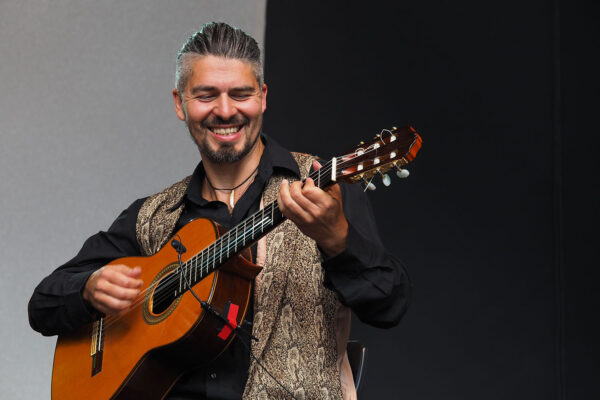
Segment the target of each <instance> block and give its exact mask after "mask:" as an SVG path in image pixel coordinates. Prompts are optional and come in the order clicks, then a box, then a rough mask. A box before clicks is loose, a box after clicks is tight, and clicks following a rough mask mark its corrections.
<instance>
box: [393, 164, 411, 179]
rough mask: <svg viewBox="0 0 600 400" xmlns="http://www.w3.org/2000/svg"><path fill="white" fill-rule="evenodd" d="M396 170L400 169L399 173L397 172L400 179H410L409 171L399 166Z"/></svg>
mask: <svg viewBox="0 0 600 400" xmlns="http://www.w3.org/2000/svg"><path fill="white" fill-rule="evenodd" d="M396 169H398V171H396V175H397V176H398V178H403V179H404V178H408V175H410V172H408V170H407V169H402V168H400V167H398V166H396Z"/></svg>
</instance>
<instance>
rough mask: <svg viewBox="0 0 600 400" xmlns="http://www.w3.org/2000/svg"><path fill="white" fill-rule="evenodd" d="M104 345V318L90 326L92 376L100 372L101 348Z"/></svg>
mask: <svg viewBox="0 0 600 400" xmlns="http://www.w3.org/2000/svg"><path fill="white" fill-rule="evenodd" d="M103 345H104V317H100V319H98V320H97V321H96V322H94V325H93V326H92V351H91V354H90V356H91V357H92V376H94V375H96V374H97V373H99V372H100V371H102V353H103V352H102V348H103Z"/></svg>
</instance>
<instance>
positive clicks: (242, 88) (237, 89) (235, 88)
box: [190, 85, 256, 95]
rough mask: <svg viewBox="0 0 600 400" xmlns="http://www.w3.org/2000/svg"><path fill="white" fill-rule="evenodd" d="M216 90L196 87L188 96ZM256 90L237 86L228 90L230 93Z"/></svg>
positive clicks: (208, 87)
mask: <svg viewBox="0 0 600 400" xmlns="http://www.w3.org/2000/svg"><path fill="white" fill-rule="evenodd" d="M215 90H218V89H217V87H216V86H208V85H198V86H194V87H193V88H191V89H190V94H192V95H195V94H197V93H200V92H212V91H215ZM255 90H256V88H255V87H254V86H239V87H234V88H232V89H230V90H229V91H230V92H253V91H255Z"/></svg>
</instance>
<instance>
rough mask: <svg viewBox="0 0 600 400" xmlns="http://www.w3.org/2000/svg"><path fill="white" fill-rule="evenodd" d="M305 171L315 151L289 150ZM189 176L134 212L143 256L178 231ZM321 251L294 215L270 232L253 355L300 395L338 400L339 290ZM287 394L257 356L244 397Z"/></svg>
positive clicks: (269, 191)
mask: <svg viewBox="0 0 600 400" xmlns="http://www.w3.org/2000/svg"><path fill="white" fill-rule="evenodd" d="M292 155H293V156H294V158H295V159H296V162H297V163H298V165H299V167H300V172H301V176H302V177H303V178H304V177H306V176H308V173H309V171H310V167H311V165H312V160H313V159H314V158H313V157H310V156H307V155H303V154H298V153H292ZM284 178H286V179H288V180H291V179H294V178H293V177H291V176H284V175H274V176H272V177H271V179H270V180H269V182H268V183H267V186H266V189H265V191H264V193H263V201H264V204H269V203H271V202H273V201H276V200H277V193H278V192H279V187H280V185H281V181H282V180H283V179H284ZM189 179H190V177H187V178H185V179H184V180H182V181H180V182H178V183H176V184H174V185H172V186H171V187H169V188H167V189H165V190H163V191H162V192H160V193H157V194H155V195H153V196H150V197H149V198H148V199H147V200H146V201H145V202H144V204H143V205H142V207H141V209H140V212H139V214H138V218H137V224H136V234H137V240H138V242H139V244H140V248H141V249H142V251H143V253H144V254H145V255H151V254H154V253H156V252H157V251H158V250H159V249H160V248H161V247H162V246H163V245H164V244H165V243H166V242H167V240H168V239H169V237H170V236H171V235H172V234H173V230H174V228H175V224H176V223H177V220H178V219H179V217H180V215H181V212H182V211H183V206H179V207H177V208H175V209H174V207H175V206H176V205H177V203H178V202H179V201H180V200H181V198H182V196H183V194H184V193H185V190H186V188H187V185H188V184H189ZM321 261H322V259H321V253H320V251H319V249H318V248H317V245H316V243H315V241H314V240H312V239H310V238H308V237H307V236H305V235H304V234H302V233H301V232H300V230H299V229H298V228H297V227H296V225H294V224H293V223H292V222H291V221H289V220H285V221H284V222H283V223H281V224H280V225H279V226H278V227H277V228H275V229H274V230H273V231H271V232H270V233H269V234H267V236H266V255H265V264H264V266H263V267H264V268H263V270H262V272H261V273H260V274H259V275H258V276H257V278H256V282H255V291H254V322H253V329H252V333H253V335H254V336H256V337H257V338H258V341H257V342H252V353H253V354H254V356H255V357H256V358H257V359H258V360H260V363H261V364H262V365H264V366H265V367H266V368H267V369H268V370H269V372H270V373H271V374H273V375H274V376H275V377H276V378H277V380H278V381H279V382H281V383H282V384H283V385H284V386H285V387H286V388H287V389H289V390H290V391H291V392H292V393H294V397H296V398H297V399H300V400H305V399H306V400H308V399H330V400H333V399H341V398H342V390H341V387H340V371H339V367H338V363H337V359H338V351H337V343H336V333H335V326H334V323H333V321H334V319H335V315H336V307H337V304H338V303H337V296H336V294H335V293H334V292H333V291H331V290H329V289H327V288H325V287H324V286H323V269H322V267H321ZM283 398H289V395H288V394H287V393H286V392H285V390H284V389H283V388H281V386H279V384H277V382H275V381H274V380H273V378H271V377H270V376H269V375H268V374H267V373H266V372H265V371H264V370H263V369H262V368H261V366H260V365H258V363H257V362H256V361H255V360H254V359H252V360H251V364H250V370H249V375H248V381H247V383H246V387H245V390H244V396H243V399H244V400H249V399H260V400H263V399H264V400H266V399H283Z"/></svg>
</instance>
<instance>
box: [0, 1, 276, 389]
mask: <svg viewBox="0 0 600 400" xmlns="http://www.w3.org/2000/svg"><path fill="white" fill-rule="evenodd" d="M265 4H266V0H210V1H209V0H204V1H192V0H186V1H159V0H152V1H150V0H128V1H126V2H122V1H116V0H110V1H108V0H104V1H92V0H76V1H75V0H55V1H44V0H38V1H33V0H1V1H0V57H1V59H0V60H1V61H0V135H1V136H0V182H1V184H2V188H3V189H2V196H1V200H0V201H1V203H0V223H1V226H2V229H1V235H2V236H1V237H0V254H1V255H2V257H3V265H2V279H0V293H1V296H2V299H1V303H0V304H1V305H0V306H1V307H2V308H1V312H0V324H1V326H2V330H1V331H0V343H1V344H2V352H1V356H0V357H1V362H0V383H1V385H0V387H2V389H3V393H2V396H1V397H2V398H6V399H44V398H49V397H50V376H51V368H52V356H53V351H54V344H55V341H56V339H55V338H54V337H52V338H44V337H42V336H41V335H39V334H38V333H36V332H34V331H33V330H31V329H30V327H29V324H28V322H27V309H26V307H27V301H28V300H29V296H30V295H31V292H32V290H33V288H34V287H35V285H37V283H38V282H39V281H40V280H41V279H42V278H43V277H44V276H46V275H47V274H48V273H50V272H51V271H52V270H53V269H54V268H56V267H57V266H59V265H60V264H62V263H63V262H65V261H66V260H68V259H70V258H71V257H73V256H74V255H75V254H76V252H77V251H78V250H79V248H80V246H81V244H82V243H83V241H84V239H85V238H87V237H88V236H90V235H91V234H94V233H95V232H97V231H99V230H104V229H107V228H108V226H109V224H110V223H111V222H112V220H113V219H114V218H115V217H116V216H117V215H118V214H119V212H120V211H121V210H122V209H124V208H126V207H127V206H128V205H129V203H130V202H131V201H133V200H135V199H136V198H139V197H142V196H146V195H149V194H151V193H153V192H156V191H157V190H160V189H161V188H163V187H165V186H166V185H168V184H170V183H172V182H173V181H175V180H176V179H179V178H181V177H183V176H185V175H186V174H189V173H190V172H191V171H192V170H193V168H194V167H195V165H196V163H197V162H198V159H199V158H198V153H197V150H196V147H195V145H193V144H192V141H191V139H190V138H189V137H188V136H189V135H188V132H187V129H186V128H185V125H184V124H183V123H181V121H179V119H177V117H176V115H175V113H174V112H173V106H172V98H171V90H172V87H173V76H174V60H175V56H176V54H177V51H178V49H179V47H180V46H181V44H182V43H183V41H184V40H185V39H186V38H187V36H188V35H189V34H190V33H192V32H193V31H194V30H196V29H197V28H198V27H199V26H200V25H201V24H202V23H204V22H208V21H211V20H221V21H226V22H229V23H230V24H233V25H236V26H238V27H240V28H242V29H244V30H246V31H247V32H249V33H250V34H251V35H253V36H254V37H255V38H256V39H257V40H259V42H261V47H262V41H263V36H264V24H265ZM125 171H126V172H125Z"/></svg>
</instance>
